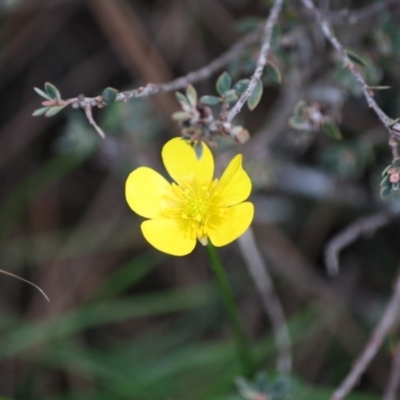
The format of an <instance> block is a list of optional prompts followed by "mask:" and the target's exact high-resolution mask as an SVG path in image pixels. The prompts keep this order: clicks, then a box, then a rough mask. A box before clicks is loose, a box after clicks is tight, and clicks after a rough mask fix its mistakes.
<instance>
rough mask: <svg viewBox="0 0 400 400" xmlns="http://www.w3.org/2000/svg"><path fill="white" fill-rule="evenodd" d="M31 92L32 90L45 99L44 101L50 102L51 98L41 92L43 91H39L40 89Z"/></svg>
mask: <svg viewBox="0 0 400 400" xmlns="http://www.w3.org/2000/svg"><path fill="white" fill-rule="evenodd" d="M33 90H34V91H35V92H36V93H37V94H38V95H39V96H41V97H43V98H45V99H46V100H51V97H50V96H49V95H48V94H47V93H45V92H43V90H41V89H39V88H37V87H34V88H33Z"/></svg>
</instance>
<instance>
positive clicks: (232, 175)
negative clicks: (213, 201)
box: [219, 154, 251, 206]
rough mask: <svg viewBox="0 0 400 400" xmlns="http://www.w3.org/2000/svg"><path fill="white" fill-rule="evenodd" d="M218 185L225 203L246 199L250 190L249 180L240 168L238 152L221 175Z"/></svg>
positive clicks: (239, 201) (230, 204)
mask: <svg viewBox="0 0 400 400" xmlns="http://www.w3.org/2000/svg"><path fill="white" fill-rule="evenodd" d="M219 186H220V187H221V188H222V191H221V196H222V198H223V199H224V201H225V202H226V205H228V206H232V205H235V204H238V203H241V202H242V201H244V200H246V199H247V198H248V197H249V195H250V192H251V180H250V178H249V176H248V175H247V172H246V171H245V170H244V169H243V168H242V155H241V154H238V155H237V156H236V157H235V158H234V159H233V160H232V161H231V162H230V163H229V165H228V167H227V168H226V170H225V171H224V173H223V174H222V176H221V180H220V181H219Z"/></svg>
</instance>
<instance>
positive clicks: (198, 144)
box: [193, 141, 203, 160]
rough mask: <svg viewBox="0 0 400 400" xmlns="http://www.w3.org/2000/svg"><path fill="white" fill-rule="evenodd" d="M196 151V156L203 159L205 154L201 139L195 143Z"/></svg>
mask: <svg viewBox="0 0 400 400" xmlns="http://www.w3.org/2000/svg"><path fill="white" fill-rule="evenodd" d="M193 149H194V152H195V153H196V158H197V159H198V160H201V157H202V156H203V143H202V142H201V141H197V142H195V143H194V144H193Z"/></svg>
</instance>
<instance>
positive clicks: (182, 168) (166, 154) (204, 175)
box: [161, 138, 214, 185]
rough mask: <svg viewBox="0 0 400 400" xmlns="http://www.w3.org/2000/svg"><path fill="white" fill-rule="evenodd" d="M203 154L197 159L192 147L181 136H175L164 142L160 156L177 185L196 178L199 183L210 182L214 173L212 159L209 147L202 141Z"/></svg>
mask: <svg viewBox="0 0 400 400" xmlns="http://www.w3.org/2000/svg"><path fill="white" fill-rule="evenodd" d="M202 146H203V154H202V156H201V158H200V160H198V159H197V157H196V154H195V151H194V149H193V147H192V146H191V145H190V144H189V143H188V142H187V141H186V140H183V139H182V138H175V139H172V140H170V141H169V142H167V143H166V144H165V146H164V147H163V149H162V153H161V154H162V158H163V162H164V165H165V168H166V169H167V171H168V173H169V174H170V176H171V177H172V179H173V180H174V181H175V182H176V183H178V184H179V185H181V184H185V183H188V182H189V183H191V182H193V181H194V179H196V181H197V182H200V183H201V184H208V183H210V182H211V180H212V178H213V174H214V159H213V156H212V153H211V151H210V149H209V148H208V147H207V146H206V145H205V144H204V143H202Z"/></svg>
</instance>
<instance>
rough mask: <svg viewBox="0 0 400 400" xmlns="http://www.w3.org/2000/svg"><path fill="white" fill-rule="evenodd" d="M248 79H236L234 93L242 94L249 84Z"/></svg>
mask: <svg viewBox="0 0 400 400" xmlns="http://www.w3.org/2000/svg"><path fill="white" fill-rule="evenodd" d="M249 83H250V79H241V80H240V81H237V82H236V83H235V84H234V85H233V88H234V89H235V90H236V93H237V94H238V95H239V96H240V95H241V94H243V93H244V92H245V91H246V89H247V87H248V86H249Z"/></svg>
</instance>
